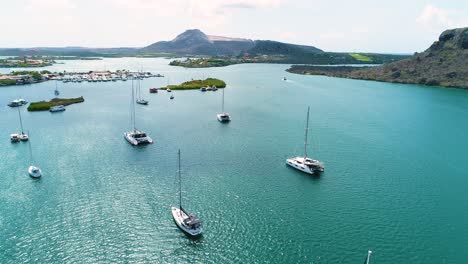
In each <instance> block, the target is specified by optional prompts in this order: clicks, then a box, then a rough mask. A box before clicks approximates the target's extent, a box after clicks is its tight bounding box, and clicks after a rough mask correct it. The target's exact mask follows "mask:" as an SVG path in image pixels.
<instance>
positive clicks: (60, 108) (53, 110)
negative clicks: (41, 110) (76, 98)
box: [49, 105, 65, 113]
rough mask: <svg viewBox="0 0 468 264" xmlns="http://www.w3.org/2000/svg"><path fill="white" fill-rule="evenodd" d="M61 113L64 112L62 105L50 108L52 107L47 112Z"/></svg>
mask: <svg viewBox="0 0 468 264" xmlns="http://www.w3.org/2000/svg"><path fill="white" fill-rule="evenodd" d="M63 111H65V106H63V105H56V106H52V107H51V108H50V109H49V112H51V113H55V112H63Z"/></svg>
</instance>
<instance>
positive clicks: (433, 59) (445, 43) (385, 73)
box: [287, 27, 468, 89]
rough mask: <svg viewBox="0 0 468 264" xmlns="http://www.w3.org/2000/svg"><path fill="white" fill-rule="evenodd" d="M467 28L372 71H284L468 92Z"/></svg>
mask: <svg viewBox="0 0 468 264" xmlns="http://www.w3.org/2000/svg"><path fill="white" fill-rule="evenodd" d="M467 62H468V27H465V28H457V29H452V30H446V31H444V32H443V33H442V34H441V35H440V37H439V40H438V41H436V42H434V44H432V45H431V47H430V48H428V49H427V50H426V51H424V52H422V53H415V54H414V55H413V56H412V57H410V58H408V59H404V60H401V61H396V62H392V63H387V64H383V65H381V66H375V67H350V66H339V67H333V66H313V65H292V66H291V68H289V69H288V70H287V71H288V72H291V73H297V74H305V75H325V76H330V77H341V78H351V79H362V80H374V81H383V82H392V83H407V84H422V85H430V86H443V87H454V88H463V89H468V63H467Z"/></svg>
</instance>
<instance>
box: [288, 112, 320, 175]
mask: <svg viewBox="0 0 468 264" xmlns="http://www.w3.org/2000/svg"><path fill="white" fill-rule="evenodd" d="M309 112H310V107H308V108H307V122H306V129H305V141H304V156H302V157H294V158H289V159H286V164H287V165H289V166H291V167H292V168H295V169H297V170H300V171H302V172H305V173H307V174H317V173H320V172H323V171H324V170H325V166H324V165H323V163H322V162H321V161H319V160H315V159H311V158H309V157H307V145H308V143H307V142H308V131H309Z"/></svg>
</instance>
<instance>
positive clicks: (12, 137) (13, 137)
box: [10, 107, 29, 142]
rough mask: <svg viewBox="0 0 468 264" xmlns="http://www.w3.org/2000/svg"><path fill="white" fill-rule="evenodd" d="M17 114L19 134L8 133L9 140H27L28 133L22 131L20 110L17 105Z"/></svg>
mask: <svg viewBox="0 0 468 264" xmlns="http://www.w3.org/2000/svg"><path fill="white" fill-rule="evenodd" d="M18 116H19V121H20V127H21V134H11V135H10V140H11V142H19V141H20V140H21V141H28V140H29V136H28V134H26V133H24V130H23V120H22V119H21V111H20V109H19V107H18Z"/></svg>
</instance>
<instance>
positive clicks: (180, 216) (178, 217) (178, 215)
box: [171, 206, 203, 237]
mask: <svg viewBox="0 0 468 264" xmlns="http://www.w3.org/2000/svg"><path fill="white" fill-rule="evenodd" d="M171 212H172V218H173V219H174V222H175V223H176V225H177V226H178V227H179V229H180V230H182V231H183V232H184V233H186V234H187V235H189V236H192V237H197V236H200V235H201V234H202V233H203V228H202V227H198V228H195V229H191V228H189V227H188V226H186V225H185V224H184V220H185V219H187V218H189V216H188V215H187V214H186V213H185V212H184V211H183V210H181V209H180V208H177V207H175V206H171Z"/></svg>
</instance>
